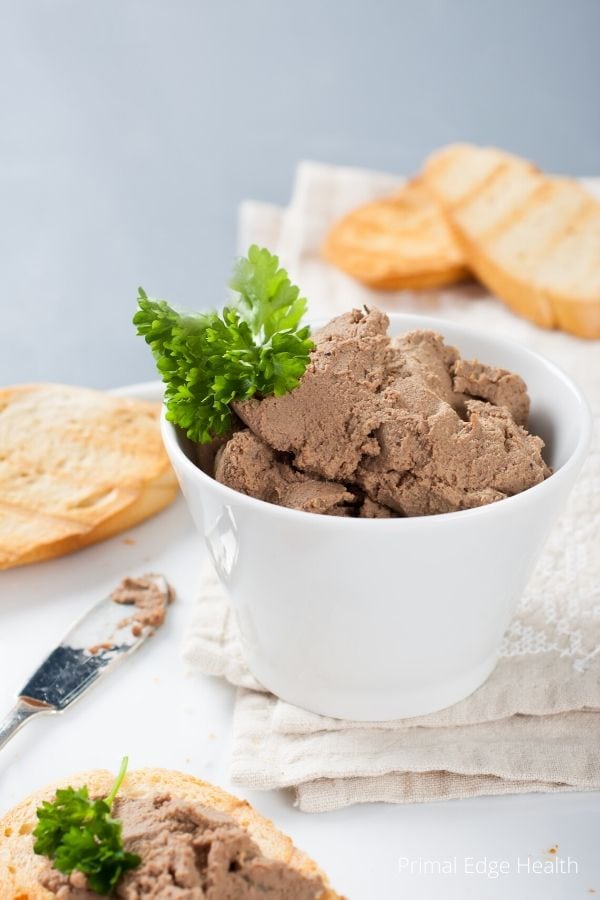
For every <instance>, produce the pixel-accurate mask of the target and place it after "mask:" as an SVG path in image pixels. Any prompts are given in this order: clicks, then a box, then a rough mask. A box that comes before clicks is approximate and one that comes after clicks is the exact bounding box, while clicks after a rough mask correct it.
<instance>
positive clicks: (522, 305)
mask: <svg viewBox="0 0 600 900" xmlns="http://www.w3.org/2000/svg"><path fill="white" fill-rule="evenodd" d="M423 177H424V178H425V180H426V182H427V184H428V186H429V188H430V190H431V191H432V192H433V193H434V194H435V196H436V198H437V200H438V201H439V203H440V205H441V207H442V208H443V210H444V213H445V215H446V217H447V221H448V225H449V226H450V227H451V228H452V230H453V233H454V236H455V238H456V241H457V243H458V244H459V245H460V247H461V249H462V251H463V253H464V256H465V259H466V260H467V263H468V265H469V267H470V268H471V269H472V271H473V272H474V274H475V275H476V276H477V277H478V278H479V279H480V280H481V281H482V282H483V284H484V285H485V286H486V287H487V288H488V289H489V290H490V292H492V293H493V294H495V295H496V296H498V297H499V298H500V299H501V300H503V301H504V302H505V303H506V305H507V306H509V307H510V308H511V309H512V310H514V312H516V313H518V314H519V315H521V316H523V317H524V318H526V319H529V320H530V321H532V322H535V323H536V324H537V325H540V326H542V327H543V328H561V329H562V330H564V331H567V332H570V333H572V334H575V335H577V336H578V337H583V338H598V337H600V203H598V201H597V200H595V199H594V198H593V197H591V196H590V195H589V194H587V193H586V192H585V191H584V190H583V188H582V187H581V185H580V184H579V183H578V182H576V181H574V180H573V179H568V178H556V177H550V176H547V175H544V174H543V173H541V172H540V171H539V169H538V168H537V167H536V166H534V165H533V164H532V163H530V162H528V161H527V160H525V159H521V158H520V157H517V156H513V155H511V154H508V153H503V152H502V151H499V150H495V149H492V148H481V147H474V146H471V145H453V146H449V147H446V148H444V149H442V150H440V151H438V152H437V153H435V154H433V155H432V156H431V157H430V158H429V160H427V162H426V164H425V167H424V170H423ZM532 216H533V217H534V218H531V217H532ZM535 216H537V218H535ZM500 247H502V248H503V249H502V251H500ZM508 248H510V249H508ZM559 254H560V256H559ZM571 274H572V279H571V281H572V283H571V284H569V283H568V281H569V278H565V276H569V277H570V276H571Z"/></svg>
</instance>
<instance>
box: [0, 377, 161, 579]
mask: <svg viewBox="0 0 600 900" xmlns="http://www.w3.org/2000/svg"><path fill="white" fill-rule="evenodd" d="M160 409H161V407H160V404H158V403H147V402H145V401H141V400H133V399H128V398H124V397H116V396H114V395H111V394H106V393H103V392H101V391H93V390H88V389H86V388H77V387H70V386H66V385H51V384H34V385H17V386H15V387H9V388H3V389H0V569H8V568H11V567H13V566H20V565H25V564H27V563H33V562H41V561H42V560H47V559H52V558H54V557H57V556H62V555H64V554H66V553H71V552H73V551H74V550H79V549H81V548H82V547H86V546H88V545H90V544H94V543H97V542H98V541H101V540H105V539H106V538H109V537H112V536H113V535H115V534H118V533H119V532H121V531H124V530H125V529H127V528H131V527H132V526H133V525H136V524H138V523H139V522H141V521H143V520H144V519H147V518H148V517H149V516H152V515H154V514H155V513H157V512H159V511H160V510H161V509H164V507H165V506H167V505H168V504H169V503H171V502H172V500H173V499H174V498H175V495H176V493H177V481H176V478H175V475H174V473H173V470H172V469H171V465H170V463H169V460H168V457H167V454H166V452H165V450H164V447H163V445H162V440H161V436H160V429H159V417H160Z"/></svg>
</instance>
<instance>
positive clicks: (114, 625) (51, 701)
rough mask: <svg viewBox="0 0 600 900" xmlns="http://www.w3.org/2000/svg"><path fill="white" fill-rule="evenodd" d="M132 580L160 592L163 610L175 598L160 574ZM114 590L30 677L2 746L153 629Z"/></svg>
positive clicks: (57, 708) (3, 727)
mask: <svg viewBox="0 0 600 900" xmlns="http://www.w3.org/2000/svg"><path fill="white" fill-rule="evenodd" d="M133 583H135V584H137V585H139V584H142V583H143V584H144V585H147V589H148V590H152V589H156V590H158V591H159V592H160V594H161V595H164V598H165V600H164V604H165V610H166V607H167V606H168V605H169V604H170V603H171V602H172V600H173V598H174V593H173V590H172V588H171V587H170V585H169V583H168V582H167V580H166V578H165V577H164V575H157V574H154V573H153V574H150V575H144V576H142V577H141V578H139V579H137V580H135V579H134V580H133ZM113 595H115V596H116V591H113V593H112V594H109V595H108V596H107V597H104V598H103V599H102V600H100V601H99V602H98V603H96V604H95V605H94V606H92V607H91V609H89V610H88V611H87V612H85V613H84V614H83V615H82V616H81V617H80V618H79V619H78V620H77V621H76V622H75V623H74V624H73V625H72V626H71V628H70V629H69V630H68V631H67V633H66V634H65V636H64V637H63V639H62V641H61V642H60V644H58V646H56V647H55V648H54V649H53V650H52V651H51V652H50V653H49V655H48V656H47V657H46V659H45V660H44V661H43V662H42V664H41V665H40V666H39V667H38V668H37V669H36V671H35V672H33V674H32V675H31V676H30V678H29V679H28V681H27V683H26V684H25V685H24V687H23V688H22V690H21V691H20V692H19V694H18V698H17V702H16V704H15V706H14V707H13V708H12V710H11V711H10V712H9V714H8V716H7V717H6V719H5V720H4V722H2V724H0V750H1V749H2V747H3V746H4V745H5V744H6V743H7V742H8V741H9V740H10V738H11V737H12V736H13V735H14V734H16V732H17V731H18V730H19V729H20V728H21V727H22V726H23V725H24V724H25V722H27V721H28V720H29V719H31V718H32V717H33V716H36V715H40V714H48V713H58V712H63V711H64V710H65V709H67V707H69V706H71V704H72V703H74V702H75V701H76V700H77V699H79V697H81V696H82V695H83V694H85V693H86V691H87V690H89V688H90V687H91V686H92V685H93V684H94V683H95V682H96V681H98V680H99V679H100V678H103V677H104V676H106V675H108V673H109V672H111V671H112V670H113V669H114V668H116V666H118V665H119V664H120V663H121V662H122V661H123V660H124V659H125V657H127V656H130V655H131V654H132V653H133V652H134V651H135V650H137V649H138V647H140V646H141V645H142V644H143V643H144V641H146V639H147V638H148V637H149V636H150V635H151V634H153V633H154V632H155V631H156V627H157V626H156V624H153V623H152V622H151V621H144V620H143V617H142V619H141V620H138V619H137V618H136V616H135V614H134V615H128V612H129V610H128V608H127V607H125V606H124V605H123V602H117V601H116V600H115V599H114V598H113ZM125 602H127V603H129V602H130V601H125Z"/></svg>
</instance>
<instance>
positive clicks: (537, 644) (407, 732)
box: [183, 163, 600, 812]
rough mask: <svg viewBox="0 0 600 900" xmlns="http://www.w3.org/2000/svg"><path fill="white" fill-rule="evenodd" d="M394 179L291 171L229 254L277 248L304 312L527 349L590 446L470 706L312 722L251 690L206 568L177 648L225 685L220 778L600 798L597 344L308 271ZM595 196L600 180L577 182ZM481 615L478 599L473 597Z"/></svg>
mask: <svg viewBox="0 0 600 900" xmlns="http://www.w3.org/2000/svg"><path fill="white" fill-rule="evenodd" d="M397 183H398V179H395V178H392V177H391V176H385V175H381V174H375V173H372V172H366V171H360V170H355V169H344V168H337V167H331V166H323V165H318V164H315V163H302V164H301V165H300V167H299V170H298V173H297V177H296V184H295V189H294V194H293V199H292V203H291V205H290V207H289V208H288V209H287V210H285V211H282V210H280V209H278V208H276V207H272V206H267V205H264V204H256V203H246V204H244V205H243V207H242V209H241V215H240V246H241V247H242V248H243V249H245V248H246V247H247V246H248V244H250V243H252V242H257V243H260V244H265V245H267V246H269V247H271V248H276V249H277V252H278V253H279V255H280V257H281V260H282V263H283V264H284V265H285V267H286V268H287V269H288V271H290V274H291V276H292V278H293V279H294V280H296V281H297V282H298V283H299V284H301V285H302V290H303V293H305V294H306V296H308V297H309V301H310V309H311V314H312V315H313V316H327V315H332V314H335V313H338V312H342V311H344V310H346V309H348V308H350V307H352V306H362V304H363V303H367V304H368V305H369V304H370V305H373V304H377V305H379V306H381V307H382V308H384V309H389V310H397V311H410V312H428V313H431V314H432V315H436V316H438V317H441V318H451V319H452V320H454V321H467V322H468V323H469V324H473V325H475V326H477V327H480V328H490V329H493V330H494V331H495V332H496V333H504V334H505V335H507V336H509V337H514V338H515V339H516V340H519V341H521V342H522V343H525V344H527V345H528V346H530V347H533V348H535V349H537V350H539V351H540V352H542V353H545V355H546V356H549V357H550V358H551V359H553V360H554V361H555V362H557V363H558V364H559V365H561V366H562V367H563V368H564V369H565V370H566V371H567V372H568V373H569V374H570V375H571V376H572V377H574V378H575V379H576V380H577V381H578V382H579V384H580V385H581V386H582V388H583V389H584V391H585V392H586V394H587V396H588V399H589V401H590V403H591V405H592V408H593V412H594V416H595V422H596V428H595V437H594V446H593V448H592V452H591V454H590V457H589V459H588V460H587V462H586V463H585V466H584V469H583V471H582V474H581V476H580V478H579V480H578V482H577V484H576V486H575V489H574V491H573V493H572V495H571V497H570V499H569V502H568V505H567V507H566V509H565V511H564V513H563V515H562V516H561V518H560V520H559V522H558V523H557V525H556V527H555V528H554V530H553V532H552V534H551V536H550V538H549V540H548V542H547V544H546V547H545V549H544V553H543V555H542V558H541V559H540V562H539V564H538V566H537V568H536V571H535V573H534V575H533V577H532V579H531V582H530V584H529V586H528V588H527V590H526V593H525V595H524V597H523V598H522V600H521V602H520V604H519V607H518V609H517V611H516V614H515V616H514V619H513V622H512V624H511V626H510V627H509V629H508V631H507V633H506V635H505V638H504V642H503V645H502V648H501V654H500V660H499V662H498V665H497V666H496V669H495V670H494V672H493V673H492V675H491V676H490V678H489V679H488V680H487V682H486V683H485V684H484V685H483V686H482V687H481V688H479V690H477V691H476V692H475V693H474V694H472V695H471V696H470V697H468V698H467V699H466V700H463V701H461V702H460V703H457V704H455V705H454V706H452V707H449V708H448V709H445V710H442V711H441V712H438V713H433V714H431V715H428V716H421V717H417V718H412V719H403V720H398V721H394V722H381V723H376V724H368V725H365V724H364V723H358V722H349V721H344V720H336V719H330V718H326V717H324V716H318V715H315V714H313V713H309V712H306V711H305V710H302V709H299V708H297V707H294V706H291V705H290V704H288V703H285V702H284V701H282V700H279V699H278V698H276V697H274V696H273V695H271V694H269V693H267V692H265V691H264V689H263V688H262V687H261V685H260V684H258V683H257V682H256V681H255V679H254V678H253V676H252V675H251V673H250V672H249V671H248V669H247V667H246V664H245V662H244V658H243V653H242V647H241V642H240V638H239V634H238V631H237V626H236V623H235V619H234V616H233V614H232V613H231V612H230V610H229V607H228V606H227V601H226V598H225V595H224V592H223V590H222V588H221V586H220V584H219V582H218V580H217V578H216V576H215V574H214V572H213V571H212V569H210V568H208V569H207V570H206V572H205V575H204V578H203V584H202V589H201V593H200V600H199V602H198V604H197V607H196V609H195V613H194V618H193V621H192V624H191V628H190V631H189V634H188V636H187V638H186V642H185V646H184V648H183V650H184V656H185V658H186V659H187V660H188V662H189V663H190V665H191V666H193V667H194V668H195V669H196V670H199V671H202V672H205V673H207V674H210V675H215V676H218V677H223V678H226V679H227V680H228V681H230V682H231V683H232V684H233V685H236V686H237V687H238V695H237V701H236V709H235V717H234V734H233V753H232V777H233V779H234V780H235V781H236V782H238V783H239V784H241V785H243V786H245V787H247V788H255V789H256V788H258V789H269V788H279V787H293V788H294V789H295V793H296V802H297V805H298V806H299V807H300V808H301V809H303V810H306V811H313V812H314V811H322V810H328V809H335V808H337V807H341V806H346V805H349V804H352V803H359V802H369V801H380V800H383V801H389V802H396V803H403V802H413V801H420V800H438V799H448V798H452V797H470V796H477V795H480V794H502V793H522V792H527V791H556V790H569V789H578V790H584V789H594V788H600V447H599V442H598V432H599V429H598V419H599V418H600V346H599V344H598V342H586V341H581V340H579V339H577V338H574V337H571V336H568V335H565V334H562V333H559V332H546V331H543V330H541V329H538V328H536V327H535V326H533V325H531V324H529V323H528V322H525V321H524V320H521V319H518V318H517V317H515V316H514V315H512V314H511V313H510V312H509V311H508V310H507V309H506V308H505V307H504V306H503V305H502V304H501V303H500V302H499V301H497V300H495V299H493V298H492V297H490V296H489V295H487V294H486V292H485V291H484V290H483V289H482V288H481V287H479V286H476V285H469V286H465V285H462V286H458V287H454V288H451V289H447V290H444V291H432V292H428V293H426V294H423V293H419V294H411V293H403V294H394V295H379V294H373V293H372V292H370V291H368V290H367V289H365V288H363V287H362V286H360V285H358V284H356V283H355V282H353V281H351V280H350V279H348V278H346V277H345V276H344V275H342V274H341V273H338V272H337V271H335V270H333V269H332V268H330V267H329V266H327V265H326V264H325V263H323V262H321V260H320V259H319V255H318V250H319V246H320V243H321V241H322V238H323V236H324V234H325V232H326V230H327V227H328V225H329V224H330V223H331V222H332V221H333V220H334V219H335V218H336V217H338V216H339V215H340V214H342V213H343V212H345V211H347V210H348V209H350V208H351V207H352V206H354V205H356V204H357V203H360V202H363V201H366V200H369V199H371V198H373V197H375V196H377V195H380V194H382V193H386V192H388V191H389V190H390V188H392V187H393V186H394V185H396V184H397ZM588 185H589V187H590V188H591V189H592V190H594V191H595V192H599V193H600V180H599V181H593V182H592V181H590V182H588ZM481 599H482V603H485V593H484V591H482V598H481Z"/></svg>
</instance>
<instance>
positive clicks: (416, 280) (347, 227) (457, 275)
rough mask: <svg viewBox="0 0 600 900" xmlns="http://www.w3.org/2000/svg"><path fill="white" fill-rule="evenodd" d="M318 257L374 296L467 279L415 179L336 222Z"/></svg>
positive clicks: (453, 242) (436, 211) (432, 203)
mask: <svg viewBox="0 0 600 900" xmlns="http://www.w3.org/2000/svg"><path fill="white" fill-rule="evenodd" d="M322 254H323V256H324V258H325V259H327V260H328V261H329V262H330V263H333V265H334V266H337V267H338V268H340V269H342V270H343V271H344V272H346V273H347V274H348V275H351V276H352V277H353V278H356V279H357V280H358V281H362V282H363V283H364V284H366V285H368V286H369V287H372V288H376V289H377V290H385V291H396V290H401V289H402V288H412V289H422V288H433V287H439V286H440V285H444V284H450V283H451V282H453V281H459V280H461V279H462V278H465V277H466V276H467V274H468V273H467V269H466V266H465V262H464V257H463V254H462V251H461V250H460V248H459V246H458V243H457V242H456V240H455V238H454V237H453V234H452V231H451V229H450V228H449V227H448V225H447V224H446V222H445V220H444V216H443V214H442V212H441V211H440V208H439V205H438V204H437V202H436V201H435V200H434V198H433V197H432V195H431V193H430V192H429V190H428V189H427V187H426V186H425V184H424V183H423V181H422V180H420V179H418V178H416V179H414V180H413V181H409V182H408V183H407V184H406V185H405V186H404V187H402V188H401V189H400V190H399V191H398V192H397V193H396V194H393V195H392V196H391V197H385V198H384V199H382V200H376V201H375V202H373V203H367V204H366V205H365V206H360V207H358V209H355V210H353V211H352V212H351V213H349V214H348V215H347V216H345V217H344V218H343V219H340V221H339V222H336V223H335V225H333V227H332V228H331V230H330V232H329V234H328V235H327V238H326V239H325V243H324V244H323V248H322Z"/></svg>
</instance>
